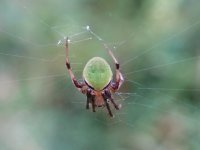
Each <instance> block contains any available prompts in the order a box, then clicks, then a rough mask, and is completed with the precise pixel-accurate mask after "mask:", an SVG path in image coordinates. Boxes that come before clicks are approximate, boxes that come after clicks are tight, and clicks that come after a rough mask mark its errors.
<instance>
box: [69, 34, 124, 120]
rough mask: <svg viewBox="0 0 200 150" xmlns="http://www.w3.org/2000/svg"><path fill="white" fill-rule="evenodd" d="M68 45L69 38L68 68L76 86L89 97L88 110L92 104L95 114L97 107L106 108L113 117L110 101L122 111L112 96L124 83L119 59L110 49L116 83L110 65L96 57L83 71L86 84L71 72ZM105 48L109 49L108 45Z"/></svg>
mask: <svg viewBox="0 0 200 150" xmlns="http://www.w3.org/2000/svg"><path fill="white" fill-rule="evenodd" d="M68 45H69V43H68V38H67V39H66V67H67V69H68V72H69V75H70V77H71V80H72V82H73V84H74V86H75V87H76V88H77V89H78V90H79V91H80V92H82V93H83V94H86V96H87V102H86V109H89V104H91V106H92V110H93V112H95V108H96V107H101V106H105V107H106V108H107V110H108V113H109V115H110V116H111V117H113V114H112V112H111V109H110V106H109V103H108V100H109V101H110V102H111V103H112V104H113V106H114V107H115V109H117V110H119V109H120V106H121V105H118V104H116V103H115V101H114V100H113V98H112V94H113V93H115V92H116V91H118V89H119V88H120V86H121V85H122V83H123V81H124V79H123V76H122V74H121V72H120V71H119V63H118V62H117V59H116V58H115V57H114V55H113V53H112V51H111V50H110V49H108V52H109V55H110V56H111V57H112V59H113V61H114V63H115V66H116V76H115V81H112V71H111V68H110V66H109V64H108V63H107V62H106V61H105V60H104V59H103V58H100V57H94V58H92V59H90V60H89V61H88V63H87V64H86V66H85V68H84V70H83V78H84V82H79V81H77V80H76V78H75V76H74V74H73V72H72V70H71V66H70V62H69V55H68V53H69V48H68ZM104 46H105V47H106V48H108V47H107V46H106V45H104Z"/></svg>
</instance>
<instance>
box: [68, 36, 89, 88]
mask: <svg viewBox="0 0 200 150" xmlns="http://www.w3.org/2000/svg"><path fill="white" fill-rule="evenodd" d="M65 49H66V67H67V70H68V73H69V75H70V78H71V80H72V83H73V84H74V86H75V87H76V88H77V89H78V90H79V91H81V88H82V87H83V86H84V85H85V84H84V83H81V82H78V81H77V80H76V78H75V76H74V74H73V72H72V70H71V66H70V62H69V40H68V38H66V43H65Z"/></svg>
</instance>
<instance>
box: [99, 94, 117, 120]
mask: <svg viewBox="0 0 200 150" xmlns="http://www.w3.org/2000/svg"><path fill="white" fill-rule="evenodd" d="M102 96H103V99H104V102H105V104H106V108H107V110H108V113H109V115H110V117H114V116H113V114H112V111H111V109H110V105H109V104H108V101H107V99H108V98H107V96H106V94H105V93H102Z"/></svg>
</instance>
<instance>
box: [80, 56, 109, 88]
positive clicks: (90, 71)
mask: <svg viewBox="0 0 200 150" xmlns="http://www.w3.org/2000/svg"><path fill="white" fill-rule="evenodd" d="M112 76H113V74H112V70H111V68H110V65H109V64H108V63H107V62H106V61H105V60H104V59H103V58H101V57H93V58H92V59H90V60H89V61H88V62H87V64H86V65H85V68H84V70H83V78H84V80H85V81H86V82H87V84H88V85H90V86H91V87H93V88H94V89H95V90H97V91H100V90H102V89H104V88H105V87H106V86H107V85H108V84H109V83H110V81H111V80H112Z"/></svg>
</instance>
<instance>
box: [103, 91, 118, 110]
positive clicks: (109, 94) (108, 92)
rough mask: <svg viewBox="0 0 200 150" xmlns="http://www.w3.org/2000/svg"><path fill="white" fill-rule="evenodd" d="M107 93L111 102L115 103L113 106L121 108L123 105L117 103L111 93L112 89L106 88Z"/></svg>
mask: <svg viewBox="0 0 200 150" xmlns="http://www.w3.org/2000/svg"><path fill="white" fill-rule="evenodd" d="M105 95H106V97H107V98H108V99H109V100H110V101H111V103H112V104H113V106H114V107H115V109H117V110H119V109H120V107H121V105H119V104H116V103H115V101H114V99H113V98H112V95H111V93H110V91H109V90H108V89H106V90H105Z"/></svg>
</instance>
